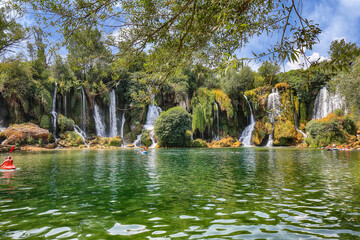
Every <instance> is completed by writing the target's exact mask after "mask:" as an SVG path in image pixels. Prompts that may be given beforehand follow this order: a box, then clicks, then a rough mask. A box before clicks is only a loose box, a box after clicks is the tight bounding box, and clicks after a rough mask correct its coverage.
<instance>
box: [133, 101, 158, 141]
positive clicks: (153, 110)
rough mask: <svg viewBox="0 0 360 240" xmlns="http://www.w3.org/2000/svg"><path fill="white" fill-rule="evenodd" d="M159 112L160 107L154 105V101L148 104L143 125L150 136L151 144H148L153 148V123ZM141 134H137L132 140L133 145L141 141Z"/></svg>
mask: <svg viewBox="0 0 360 240" xmlns="http://www.w3.org/2000/svg"><path fill="white" fill-rule="evenodd" d="M160 113H161V108H160V107H158V106H155V104H154V103H152V104H151V105H150V106H149V110H148V113H147V116H146V123H145V125H144V129H145V130H147V131H148V132H149V134H150V138H151V141H152V144H151V146H150V148H154V147H156V144H157V143H156V142H155V139H154V135H155V133H154V125H155V121H156V118H157V117H158V116H160ZM140 139H141V134H140V135H138V136H137V139H136V140H135V142H134V145H135V147H138V146H139V145H140V143H141V140H140Z"/></svg>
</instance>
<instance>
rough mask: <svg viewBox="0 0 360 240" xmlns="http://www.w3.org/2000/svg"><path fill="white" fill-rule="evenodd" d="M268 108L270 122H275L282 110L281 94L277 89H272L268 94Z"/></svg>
mask: <svg viewBox="0 0 360 240" xmlns="http://www.w3.org/2000/svg"><path fill="white" fill-rule="evenodd" d="M267 109H268V111H269V113H268V117H269V119H270V122H271V123H274V122H275V118H276V117H277V116H279V115H280V112H281V102H280V94H279V91H278V90H277V89H276V90H274V89H272V93H271V94H270V95H269V96H268V99H267Z"/></svg>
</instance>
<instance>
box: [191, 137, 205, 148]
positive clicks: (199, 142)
mask: <svg viewBox="0 0 360 240" xmlns="http://www.w3.org/2000/svg"><path fill="white" fill-rule="evenodd" d="M191 147H193V148H203V147H208V146H207V144H206V141H204V140H202V139H200V138H198V139H196V140H194V141H193V142H192V143H191Z"/></svg>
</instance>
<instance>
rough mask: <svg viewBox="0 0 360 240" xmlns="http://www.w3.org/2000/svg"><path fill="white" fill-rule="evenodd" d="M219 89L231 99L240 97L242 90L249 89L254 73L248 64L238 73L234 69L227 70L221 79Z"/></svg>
mask: <svg viewBox="0 0 360 240" xmlns="http://www.w3.org/2000/svg"><path fill="white" fill-rule="evenodd" d="M220 82H221V89H223V91H224V92H225V93H226V94H227V95H228V96H229V97H230V98H232V99H240V98H241V97H242V94H241V93H242V92H244V91H246V90H248V89H251V88H252V86H253V82H254V73H253V72H252V71H251V68H250V67H249V66H246V67H243V68H242V69H241V70H240V71H239V73H237V72H236V70H235V69H231V70H229V71H228V72H227V73H226V74H225V75H224V76H223V77H222V78H221V79H220Z"/></svg>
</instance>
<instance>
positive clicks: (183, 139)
mask: <svg viewBox="0 0 360 240" xmlns="http://www.w3.org/2000/svg"><path fill="white" fill-rule="evenodd" d="M191 120H192V117H191V115H190V114H189V113H188V112H187V111H186V110H185V109H183V108H182V107H174V108H170V109H169V110H167V111H165V112H162V113H161V115H160V116H159V117H158V118H157V119H156V122H155V129H154V130H155V134H156V137H157V139H158V141H159V145H160V146H164V147H189V146H190V145H191V135H189V134H188V133H187V130H189V129H191Z"/></svg>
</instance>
